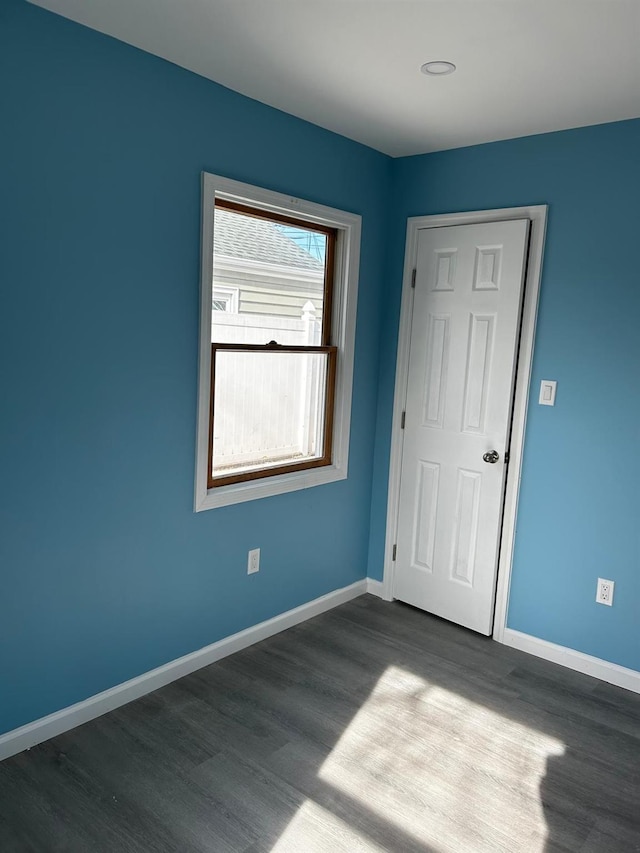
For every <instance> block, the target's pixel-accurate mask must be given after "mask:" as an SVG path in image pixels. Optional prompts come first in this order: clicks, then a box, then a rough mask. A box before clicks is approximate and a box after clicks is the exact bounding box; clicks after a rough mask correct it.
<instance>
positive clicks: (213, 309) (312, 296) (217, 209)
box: [195, 173, 360, 510]
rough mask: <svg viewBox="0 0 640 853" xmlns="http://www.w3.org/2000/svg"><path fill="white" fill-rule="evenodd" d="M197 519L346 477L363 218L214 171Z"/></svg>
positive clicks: (207, 183) (209, 189) (205, 253)
mask: <svg viewBox="0 0 640 853" xmlns="http://www.w3.org/2000/svg"><path fill="white" fill-rule="evenodd" d="M202 221H203V235H202V281H201V289H202V299H201V318H200V334H201V340H200V379H199V399H198V436H197V461H196V495H195V508H196V510H202V509H210V508H213V507H216V506H223V505H225V504H229V503H236V502H239V501H245V500H252V499H254V498H258V497H265V496H267V495H271V494H278V493H282V492H285V491H291V490H294V489H301V488H308V487H309V486H313V485H320V484H321V483H327V482H332V481H334V480H338V479H344V478H345V477H346V476H347V460H348V447H349V422H350V410H351V381H352V371H353V343H354V340H353V339H354V331H355V308H356V287H357V262H358V253H359V238H360V217H358V216H355V215H353V214H349V213H344V212H342V211H337V210H334V209H332V208H327V207H324V206H321V205H316V204H313V203H311V202H305V201H302V200H300V199H294V198H291V197H288V196H282V195H280V194H278V193H272V192H270V191H268V190H263V189H259V188H257V187H251V186H248V185H246V184H240V183H238V182H235V181H231V180H228V179H225V178H220V177H218V176H215V175H210V174H207V173H205V174H204V176H203V217H202Z"/></svg>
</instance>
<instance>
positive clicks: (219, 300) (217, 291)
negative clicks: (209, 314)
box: [211, 284, 238, 323]
mask: <svg viewBox="0 0 640 853" xmlns="http://www.w3.org/2000/svg"><path fill="white" fill-rule="evenodd" d="M211 309H212V311H224V312H225V313H227V314H237V313H238V288H236V287H222V286H220V285H216V284H214V286H213V297H212V300H211ZM213 322H214V320H213V319H212V323H213Z"/></svg>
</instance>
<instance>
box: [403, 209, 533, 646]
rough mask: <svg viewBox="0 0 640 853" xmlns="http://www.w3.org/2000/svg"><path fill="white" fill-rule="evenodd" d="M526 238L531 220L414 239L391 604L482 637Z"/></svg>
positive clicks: (487, 622) (490, 590) (490, 593)
mask: <svg viewBox="0 0 640 853" xmlns="http://www.w3.org/2000/svg"><path fill="white" fill-rule="evenodd" d="M528 234H529V221H528V220H527V219H519V220H511V221H507V222H492V223H482V224H477V225H457V226H452V227H449V228H426V229H423V230H421V231H419V234H418V257H417V263H416V277H415V296H414V304H413V317H412V324H411V346H410V354H409V374H408V385H407V401H406V407H405V408H406V415H405V431H404V443H403V453H402V474H401V481H400V504H399V516H398V533H397V540H396V545H397V548H396V567H395V582H394V592H393V594H394V597H395V598H398V599H400V600H401V601H405V602H407V603H409V604H413V605H415V606H416V607H420V608H422V609H423V610H427V611H429V612H430V613H435V614H436V615H438V616H443V617H444V618H445V619H450V620H451V621H453V622H457V623H459V624H460V625H465V626H466V627H468V628H472V629H473V630H475V631H479V632H480V633H482V634H490V633H491V629H492V623H493V607H494V599H495V586H496V574H497V559H498V544H499V539H500V526H501V521H502V503H503V493H504V485H505V477H506V470H507V469H506V464H505V451H506V449H507V444H508V434H509V425H510V419H511V402H512V394H513V387H514V381H515V362H516V351H517V341H518V334H519V326H520V309H521V303H522V284H523V280H524V267H525V259H526V252H527V244H528ZM494 460H495V461H494Z"/></svg>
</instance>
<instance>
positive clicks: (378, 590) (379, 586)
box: [367, 578, 390, 601]
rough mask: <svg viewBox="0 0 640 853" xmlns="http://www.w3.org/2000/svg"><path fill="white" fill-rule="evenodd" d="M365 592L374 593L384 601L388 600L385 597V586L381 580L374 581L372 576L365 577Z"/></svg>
mask: <svg viewBox="0 0 640 853" xmlns="http://www.w3.org/2000/svg"><path fill="white" fill-rule="evenodd" d="M367 592H368V593H370V594H371V595H375V596H377V597H378V598H384V599H385V600H386V601H388V600H390V599H387V598H386V595H385V588H384V584H383V583H382V581H376V580H374V579H373V578H367Z"/></svg>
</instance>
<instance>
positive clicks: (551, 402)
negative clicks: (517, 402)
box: [538, 379, 558, 406]
mask: <svg viewBox="0 0 640 853" xmlns="http://www.w3.org/2000/svg"><path fill="white" fill-rule="evenodd" d="M557 384H558V383H557V382H556V381H555V380H554V379H543V380H542V382H541V383H540V399H539V400H538V402H539V403H540V405H541V406H555V404H556V385H557Z"/></svg>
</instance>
